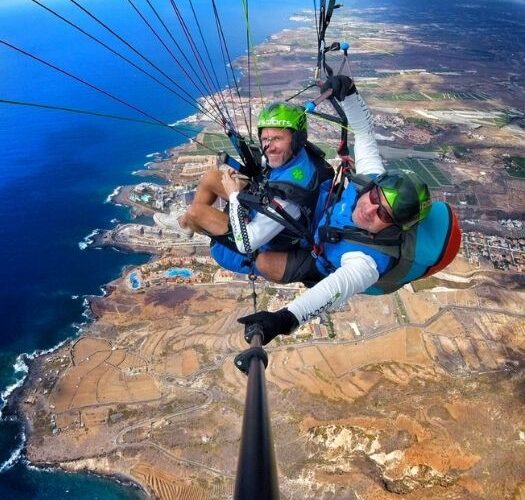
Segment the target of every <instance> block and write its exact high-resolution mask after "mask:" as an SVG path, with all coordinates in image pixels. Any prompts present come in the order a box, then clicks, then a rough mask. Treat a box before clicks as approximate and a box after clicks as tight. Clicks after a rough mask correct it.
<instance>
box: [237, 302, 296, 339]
mask: <svg viewBox="0 0 525 500" xmlns="http://www.w3.org/2000/svg"><path fill="white" fill-rule="evenodd" d="M237 321H238V322H239V323H241V324H243V325H246V328H248V327H249V326H250V325H253V324H256V323H257V324H259V325H260V326H261V328H262V331H263V339H262V344H263V345H266V344H267V343H268V342H271V341H272V340H273V339H274V338H275V337H277V335H289V334H290V333H291V332H292V330H295V329H296V328H297V327H298V326H299V321H297V318H296V317H295V316H294V315H293V313H291V312H290V311H289V310H288V309H279V310H278V311H276V312H268V311H260V312H258V313H255V314H249V315H248V316H243V317H242V318H239V319H238V320H237ZM244 338H245V340H246V341H247V342H248V343H249V342H250V340H251V338H250V337H247V336H246V335H245V337H244Z"/></svg>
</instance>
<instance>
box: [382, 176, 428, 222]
mask: <svg viewBox="0 0 525 500" xmlns="http://www.w3.org/2000/svg"><path fill="white" fill-rule="evenodd" d="M373 183H374V184H376V185H377V186H379V188H380V189H381V191H382V193H383V195H384V197H385V199H386V201H387V203H388V205H389V206H390V208H391V210H392V218H393V219H394V222H395V223H396V224H397V225H398V226H400V227H401V228H402V229H403V230H406V229H409V228H410V227H412V226H413V225H414V224H416V223H417V222H419V221H420V220H422V219H424V218H425V217H426V216H427V215H428V214H429V212H430V205H431V200H430V192H429V190H428V186H427V185H426V184H425V183H424V182H423V181H422V180H421V179H420V178H419V177H418V175H417V174H416V173H415V172H413V171H412V170H406V169H400V170H389V171H387V172H385V173H384V174H382V175H380V176H379V177H377V178H376V179H375V180H374V181H373Z"/></svg>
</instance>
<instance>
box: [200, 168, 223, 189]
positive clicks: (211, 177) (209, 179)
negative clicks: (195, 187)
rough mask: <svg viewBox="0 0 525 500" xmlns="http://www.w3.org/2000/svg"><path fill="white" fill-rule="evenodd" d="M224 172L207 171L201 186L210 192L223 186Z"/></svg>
mask: <svg viewBox="0 0 525 500" xmlns="http://www.w3.org/2000/svg"><path fill="white" fill-rule="evenodd" d="M221 183H222V171H221V170H218V169H212V170H207V171H206V172H205V173H204V175H203V176H202V177H201V180H200V181H199V184H200V185H201V186H203V187H206V188H208V189H210V190H212V189H214V188H216V187H217V186H221V185H222V184H221Z"/></svg>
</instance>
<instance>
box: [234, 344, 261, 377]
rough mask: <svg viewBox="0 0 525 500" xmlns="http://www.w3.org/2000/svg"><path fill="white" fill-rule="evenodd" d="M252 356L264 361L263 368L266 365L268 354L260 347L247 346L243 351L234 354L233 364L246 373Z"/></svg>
mask: <svg viewBox="0 0 525 500" xmlns="http://www.w3.org/2000/svg"><path fill="white" fill-rule="evenodd" d="M252 358H258V359H260V360H261V361H262V362H263V363H264V368H266V367H267V366H268V354H266V351H265V350H264V349H263V348H262V347H249V348H248V349H246V350H245V351H242V352H240V353H239V354H237V356H235V359H234V363H235V366H236V367H237V368H238V369H239V370H241V372H243V373H245V374H248V371H249V369H250V361H251V359H252Z"/></svg>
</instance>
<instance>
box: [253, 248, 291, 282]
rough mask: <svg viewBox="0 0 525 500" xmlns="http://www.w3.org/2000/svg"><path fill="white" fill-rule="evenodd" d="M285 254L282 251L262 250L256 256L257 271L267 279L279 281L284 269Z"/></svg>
mask: <svg viewBox="0 0 525 500" xmlns="http://www.w3.org/2000/svg"><path fill="white" fill-rule="evenodd" d="M286 258H287V254H286V253H282V252H263V253H260V254H259V255H258V256H257V259H256V260H255V265H256V266H257V269H258V270H259V272H260V273H261V274H262V275H263V276H264V277H265V278H267V279H269V280H271V281H275V282H276V283H278V282H280V281H281V280H282V279H283V276H284V270H285V269H286Z"/></svg>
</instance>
